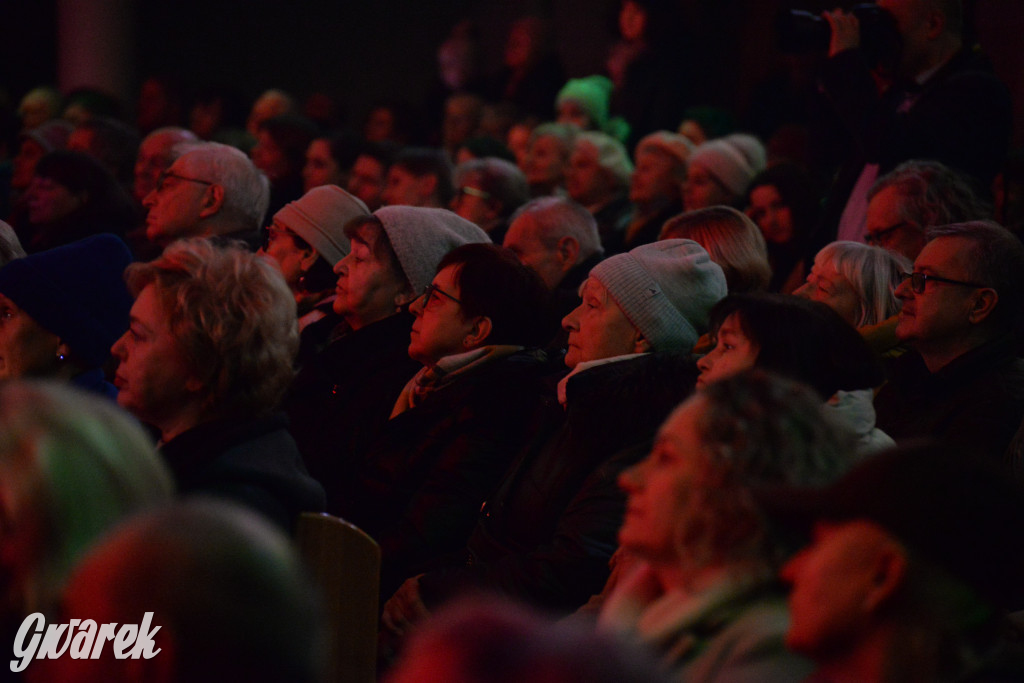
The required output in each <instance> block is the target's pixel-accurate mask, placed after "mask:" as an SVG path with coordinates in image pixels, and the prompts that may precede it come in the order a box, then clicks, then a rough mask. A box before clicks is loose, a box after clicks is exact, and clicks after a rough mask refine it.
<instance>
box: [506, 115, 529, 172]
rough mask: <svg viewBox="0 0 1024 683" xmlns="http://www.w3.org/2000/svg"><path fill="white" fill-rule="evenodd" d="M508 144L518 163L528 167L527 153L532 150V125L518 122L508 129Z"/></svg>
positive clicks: (520, 165) (520, 166)
mask: <svg viewBox="0 0 1024 683" xmlns="http://www.w3.org/2000/svg"><path fill="white" fill-rule="evenodd" d="M505 144H506V146H507V147H508V148H509V150H511V152H512V153H513V154H515V155H516V165H517V166H518V167H519V168H525V167H526V154H527V152H528V151H529V150H530V127H529V126H524V125H522V124H517V125H514V126H512V127H511V128H509V129H508V136H507V138H506V141H505Z"/></svg>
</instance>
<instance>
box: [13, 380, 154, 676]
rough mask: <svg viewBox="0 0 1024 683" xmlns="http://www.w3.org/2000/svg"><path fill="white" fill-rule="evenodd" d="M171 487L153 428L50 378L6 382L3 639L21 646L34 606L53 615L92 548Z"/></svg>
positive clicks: (48, 615)
mask: <svg viewBox="0 0 1024 683" xmlns="http://www.w3.org/2000/svg"><path fill="white" fill-rule="evenodd" d="M172 493H173V483H172V481H171V475H170V473H169V472H168V471H167V468H166V467H165V466H164V464H163V462H162V461H161V459H160V458H159V456H158V455H157V454H156V452H155V450H154V449H153V444H152V441H151V440H150V438H149V436H148V435H147V434H146V432H145V430H143V429H142V427H141V426H140V425H139V424H138V422H136V421H135V420H134V419H132V418H131V417H130V416H129V415H127V414H126V413H125V412H124V411H122V410H120V409H119V408H118V407H117V406H115V405H113V404H112V403H110V402H109V401H96V400H94V399H93V398H92V397H91V396H90V395H89V394H86V393H84V392H81V391H77V390H75V389H71V388H68V387H63V386H60V385H58V384H55V383H49V382H27V381H21V382H9V383H6V384H4V385H2V386H0V520H2V531H0V637H2V638H5V642H8V643H12V642H14V634H15V632H16V631H17V629H18V627H19V626H20V625H21V623H22V620H23V619H24V618H25V617H26V616H27V615H29V614H32V613H34V612H42V613H43V614H44V615H45V616H46V617H47V618H48V619H49V618H51V617H54V616H55V614H54V610H55V609H56V608H57V600H58V597H59V595H60V591H61V589H62V588H63V585H64V582H65V581H66V580H67V578H68V576H69V575H70V573H71V570H72V569H73V568H74V566H75V564H76V563H77V562H78V561H79V560H80V559H81V557H82V556H83V555H84V554H85V553H86V551H87V550H88V548H89V547H90V545H92V544H93V543H94V542H95V541H96V540H97V539H98V538H99V537H100V536H101V535H103V534H104V533H106V532H107V531H108V530H109V529H110V528H111V527H113V526H114V525H115V524H117V523H118V522H119V521H121V520H122V519H123V518H125V517H127V516H129V515H131V514H134V513H136V512H140V511H142V510H146V509H149V508H154V507H157V506H160V505H163V504H165V503H166V502H168V501H169V500H170V499H171V495H172ZM5 666H6V663H5Z"/></svg>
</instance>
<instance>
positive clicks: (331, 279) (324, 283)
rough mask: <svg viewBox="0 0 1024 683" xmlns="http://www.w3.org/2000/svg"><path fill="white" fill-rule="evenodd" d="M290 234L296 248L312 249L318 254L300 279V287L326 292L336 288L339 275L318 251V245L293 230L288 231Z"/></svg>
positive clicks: (312, 291)
mask: <svg viewBox="0 0 1024 683" xmlns="http://www.w3.org/2000/svg"><path fill="white" fill-rule="evenodd" d="M288 236H289V237H291V239H292V244H294V245H295V248H296V249H300V250H312V251H314V252H315V253H316V255H317V256H316V261H314V262H313V265H312V266H310V267H309V269H308V270H306V272H305V274H304V275H303V276H302V278H301V279H300V280H299V289H301V290H302V291H304V292H310V293H316V292H326V291H327V290H330V289H334V286H335V285H336V284H337V282H338V276H337V275H335V273H334V266H332V265H331V264H330V263H328V262H327V259H325V258H324V257H323V256H322V255H321V254H320V252H318V251H316V247H314V246H313V245H312V244H310V243H309V242H307V241H306V240H304V239H302V238H301V237H299V236H298V235H296V234H295V233H294V232H292V231H291V230H289V231H288Z"/></svg>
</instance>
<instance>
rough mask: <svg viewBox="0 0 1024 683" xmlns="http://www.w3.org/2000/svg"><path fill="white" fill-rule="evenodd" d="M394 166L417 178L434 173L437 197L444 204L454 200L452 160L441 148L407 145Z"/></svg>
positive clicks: (446, 204)
mask: <svg viewBox="0 0 1024 683" xmlns="http://www.w3.org/2000/svg"><path fill="white" fill-rule="evenodd" d="M392 166H399V167H401V168H402V169H404V170H406V171H408V172H409V173H411V174H412V175H414V176H416V177H417V178H422V177H423V176H425V175H432V176H434V177H435V178H437V190H436V191H437V198H438V201H440V202H441V205H442V206H448V202H450V201H451V200H452V194H454V189H453V188H452V170H453V169H452V162H450V161H448V156H447V155H446V154H445V153H444V152H443V151H441V150H439V149H431V148H430V147H407V148H406V149H403V150H402V151H401V152H400V153H399V154H398V157H397V158H396V159H395V162H394V163H393V164H392Z"/></svg>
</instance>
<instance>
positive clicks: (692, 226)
mask: <svg viewBox="0 0 1024 683" xmlns="http://www.w3.org/2000/svg"><path fill="white" fill-rule="evenodd" d="M674 238H683V239H691V240H693V241H694V242H696V243H697V244H699V245H700V246H702V247H704V248H705V249H706V250H707V252H708V255H709V256H710V257H711V260H712V261H714V262H715V263H717V264H718V265H719V266H721V267H722V270H723V271H724V272H725V282H726V284H727V285H728V287H729V293H730V294H738V293H743V292H763V291H766V290H767V289H768V283H769V281H771V279H772V268H771V266H770V265H769V264H768V248H767V246H766V245H765V241H764V236H763V235H762V234H761V231H760V230H759V229H758V227H757V225H756V224H755V223H754V221H752V220H750V218H748V217H747V216H746V215H745V214H743V213H741V212H740V211H737V210H736V209H733V208H731V207H728V206H710V207H708V208H706V209H697V210H696V211H688V212H686V213H683V214H680V215H678V216H674V217H673V218H670V219H669V220H668V221H666V222H665V225H664V226H663V227H662V229H661V235H659V237H658V239H659V240H667V239H674Z"/></svg>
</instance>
